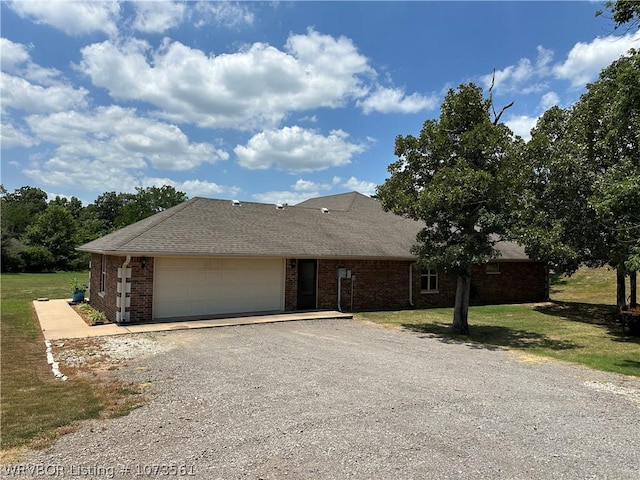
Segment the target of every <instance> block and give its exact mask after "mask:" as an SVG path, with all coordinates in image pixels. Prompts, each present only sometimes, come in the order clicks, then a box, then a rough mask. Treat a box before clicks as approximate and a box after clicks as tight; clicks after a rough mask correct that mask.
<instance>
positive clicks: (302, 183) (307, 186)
mask: <svg viewBox="0 0 640 480" xmlns="http://www.w3.org/2000/svg"><path fill="white" fill-rule="evenodd" d="M332 187H333V185H332V184H330V183H318V182H312V181H310V180H303V179H302V178H300V179H298V180H297V181H296V183H294V184H293V185H291V188H293V190H295V191H296V192H317V191H319V190H331V188H332Z"/></svg>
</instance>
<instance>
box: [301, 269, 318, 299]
mask: <svg viewBox="0 0 640 480" xmlns="http://www.w3.org/2000/svg"><path fill="white" fill-rule="evenodd" d="M317 279H318V262H317V261H316V260H298V310H312V309H314V308H316V284H317Z"/></svg>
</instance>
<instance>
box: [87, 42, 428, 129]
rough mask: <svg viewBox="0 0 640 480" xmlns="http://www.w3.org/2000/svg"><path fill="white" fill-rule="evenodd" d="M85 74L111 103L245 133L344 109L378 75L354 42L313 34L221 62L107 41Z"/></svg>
mask: <svg viewBox="0 0 640 480" xmlns="http://www.w3.org/2000/svg"><path fill="white" fill-rule="evenodd" d="M79 68H80V69H81V70H82V71H84V72H85V73H86V74H87V75H88V76H89V77H90V78H91V80H92V82H93V83H94V85H96V86H99V87H103V88H106V89H107V90H108V91H109V93H110V95H111V96H112V97H114V98H117V99H122V100H137V101H144V102H148V103H150V104H152V105H155V106H156V107H158V108H159V109H161V110H162V115H163V116H164V117H165V118H168V119H170V120H171V121H175V122H193V123H196V124H198V125H200V126H205V127H230V128H239V129H252V128H265V127H273V126H276V125H277V124H278V123H279V122H280V121H282V120H283V119H284V118H285V117H286V116H287V115H288V114H289V112H292V111H304V110H310V109H315V108H319V107H329V108H336V107H340V106H343V105H345V104H346V103H347V101H349V100H350V99H358V98H362V97H363V96H365V95H366V94H367V92H368V87H367V86H366V85H365V84H364V79H365V78H366V77H368V76H372V75H373V74H374V72H373V70H372V69H371V67H370V66H369V65H368V61H367V59H366V58H365V57H364V56H363V55H361V54H360V53H359V52H358V50H357V48H356V46H355V45H354V44H353V42H352V41H351V40H349V39H347V38H345V37H339V38H334V37H331V36H329V35H321V34H319V33H317V32H315V31H314V30H309V31H307V33H306V34H304V35H293V34H292V35H290V36H289V38H288V40H287V42H286V45H285V49H284V50H279V49H277V48H275V47H272V46H270V45H267V44H264V43H254V44H252V45H251V46H249V47H247V48H246V49H244V50H241V51H238V52H236V53H229V54H220V55H217V56H216V55H207V54H205V53H204V52H202V51H200V50H197V49H194V48H191V47H189V46H186V45H184V44H182V43H180V42H172V41H170V40H165V41H164V42H163V44H162V45H161V46H160V47H159V48H158V49H157V50H155V51H151V50H150V47H149V45H148V44H146V43H144V42H140V41H129V42H127V43H124V44H122V45H116V44H114V43H112V42H110V41H105V42H102V43H96V44H92V45H89V46H87V47H85V48H83V49H82V61H81V63H80V66H79ZM408 98H409V99H410V100H405V101H408V102H409V103H410V102H412V101H415V100H416V99H418V100H419V98H417V97H413V96H409V97H408Z"/></svg>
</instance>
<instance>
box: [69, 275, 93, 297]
mask: <svg viewBox="0 0 640 480" xmlns="http://www.w3.org/2000/svg"><path fill="white" fill-rule="evenodd" d="M69 283H70V284H71V291H72V292H73V293H79V292H83V293H84V292H86V291H87V288H89V286H88V285H87V284H86V283H82V282H81V281H80V280H78V279H77V278H76V277H73V278H72V279H71V282H69Z"/></svg>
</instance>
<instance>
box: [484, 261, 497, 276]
mask: <svg viewBox="0 0 640 480" xmlns="http://www.w3.org/2000/svg"><path fill="white" fill-rule="evenodd" d="M486 272H487V274H490V275H495V274H498V273H500V264H499V263H498V262H491V263H487V270H486Z"/></svg>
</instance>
